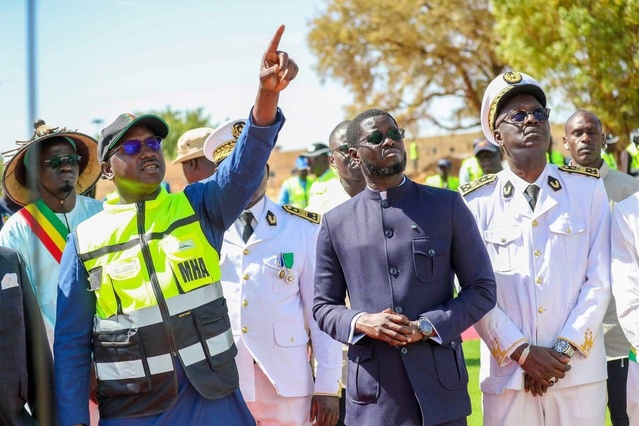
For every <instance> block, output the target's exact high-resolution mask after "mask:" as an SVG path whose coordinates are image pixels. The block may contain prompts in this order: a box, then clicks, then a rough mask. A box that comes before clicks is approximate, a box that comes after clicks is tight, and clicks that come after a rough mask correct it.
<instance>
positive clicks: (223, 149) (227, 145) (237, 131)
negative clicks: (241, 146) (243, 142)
mask: <svg viewBox="0 0 639 426" xmlns="http://www.w3.org/2000/svg"><path fill="white" fill-rule="evenodd" d="M244 124H245V122H244V121H238V122H237V123H235V124H233V127H231V136H233V139H230V140H228V141H226V142H224V143H222V144H220V146H218V147H217V148H215V150H214V151H213V161H214V162H216V163H217V164H220V162H221V161H222V160H224V159H225V158H226V157H228V156H229V155H231V152H232V151H233V148H235V144H236V143H237V138H239V137H240V135H241V134H242V130H244Z"/></svg>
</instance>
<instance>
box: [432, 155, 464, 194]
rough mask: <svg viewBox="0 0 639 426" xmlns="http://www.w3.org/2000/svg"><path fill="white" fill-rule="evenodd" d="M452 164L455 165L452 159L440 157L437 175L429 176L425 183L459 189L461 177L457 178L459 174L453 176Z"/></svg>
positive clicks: (453, 189)
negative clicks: (451, 172)
mask: <svg viewBox="0 0 639 426" xmlns="http://www.w3.org/2000/svg"><path fill="white" fill-rule="evenodd" d="M452 166H453V165H452V163H451V162H450V160H447V159H445V158H440V159H439V160H437V171H438V173H437V174H436V175H431V176H427V177H426V181H425V182H424V183H425V184H426V185H428V186H434V187H437V188H445V189H450V190H452V191H457V187H458V186H459V179H458V178H457V176H453V175H451V174H450V169H451V167H452Z"/></svg>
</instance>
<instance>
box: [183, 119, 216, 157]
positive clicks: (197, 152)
mask: <svg viewBox="0 0 639 426" xmlns="http://www.w3.org/2000/svg"><path fill="white" fill-rule="evenodd" d="M214 131H215V129H211V128H210V127H199V128H197V129H192V130H188V131H186V132H184V134H183V135H182V136H180V139H178V141H177V157H176V158H175V160H173V164H177V163H183V162H184V161H188V160H192V159H194V158H198V157H203V156H204V152H203V149H204V142H206V139H207V138H208V137H209V136H210V135H211V134H212V133H213V132H214Z"/></svg>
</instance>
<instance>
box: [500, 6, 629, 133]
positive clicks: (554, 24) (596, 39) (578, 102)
mask: <svg viewBox="0 0 639 426" xmlns="http://www.w3.org/2000/svg"><path fill="white" fill-rule="evenodd" d="M493 6H494V9H493V12H494V14H495V18H496V20H497V23H498V24H497V27H496V31H497V33H498V34H499V38H500V40H501V43H500V46H499V49H498V52H499V54H500V55H501V56H502V57H503V58H504V59H505V60H506V61H507V63H509V64H510V65H512V67H513V68H514V69H517V70H521V71H523V72H525V73H527V74H530V75H532V76H534V77H535V78H536V79H544V81H545V82H548V84H549V87H546V89H548V88H555V89H559V90H560V91H561V94H562V95H563V96H564V97H565V99H567V100H569V101H570V102H571V103H573V104H574V106H575V107H576V108H577V109H588V110H591V111H592V112H594V113H595V114H597V116H599V118H600V119H601V121H602V122H603V123H604V125H605V127H606V128H607V129H608V131H611V132H612V133H614V134H616V135H618V136H620V137H621V138H623V139H624V143H625V144H627V142H628V135H629V133H630V131H631V130H632V129H636V128H637V127H639V108H637V106H639V90H637V88H639V54H638V53H639V1H637V0H528V1H526V2H525V3H521V2H512V1H510V0H493ZM549 103H550V104H551V106H552V99H551V100H550V102H549ZM620 143H621V142H620Z"/></svg>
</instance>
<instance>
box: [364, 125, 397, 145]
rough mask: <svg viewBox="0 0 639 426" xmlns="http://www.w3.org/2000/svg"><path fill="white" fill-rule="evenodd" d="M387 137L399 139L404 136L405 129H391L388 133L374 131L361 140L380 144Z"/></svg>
mask: <svg viewBox="0 0 639 426" xmlns="http://www.w3.org/2000/svg"><path fill="white" fill-rule="evenodd" d="M386 138H390V139H392V140H394V141H399V140H402V139H403V138H404V129H390V130H389V131H388V132H386V134H384V133H382V132H373V133H371V134H370V135H368V136H366V139H362V140H361V141H360V142H364V141H366V142H368V143H370V144H373V145H379V144H380V143H382V142H384V141H385V140H386Z"/></svg>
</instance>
